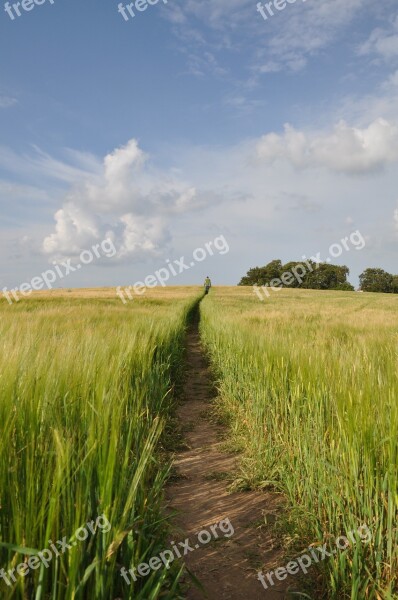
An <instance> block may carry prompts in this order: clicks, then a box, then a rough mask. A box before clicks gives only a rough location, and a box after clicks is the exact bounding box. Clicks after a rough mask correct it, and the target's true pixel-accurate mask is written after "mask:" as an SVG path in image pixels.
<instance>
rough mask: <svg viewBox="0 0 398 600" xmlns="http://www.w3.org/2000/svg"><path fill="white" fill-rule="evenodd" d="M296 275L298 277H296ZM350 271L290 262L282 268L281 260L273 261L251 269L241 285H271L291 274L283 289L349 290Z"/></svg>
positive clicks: (334, 266)
mask: <svg viewBox="0 0 398 600" xmlns="http://www.w3.org/2000/svg"><path fill="white" fill-rule="evenodd" d="M295 273H296V274H297V276H294V275H295ZM349 273H350V271H349V269H348V267H346V266H339V265H330V264H328V263H320V264H318V263H315V262H313V261H310V262H309V264H307V263H303V262H297V261H290V262H288V263H286V264H285V265H283V266H282V263H281V261H280V260H273V261H271V262H270V263H268V264H267V265H265V266H264V267H255V268H253V269H250V270H249V271H248V272H247V274H246V275H245V277H242V279H241V281H240V283H239V285H258V286H263V285H267V284H268V285H269V284H271V282H272V280H275V279H281V278H282V276H283V275H284V274H291V276H290V278H289V277H287V278H286V279H284V281H282V283H281V287H290V288H306V289H314V290H349V291H352V290H353V289H354V288H353V286H352V285H351V284H350V283H349V282H348V281H347V277H348V275H349Z"/></svg>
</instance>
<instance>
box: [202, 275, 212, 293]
mask: <svg viewBox="0 0 398 600" xmlns="http://www.w3.org/2000/svg"><path fill="white" fill-rule="evenodd" d="M204 288H205V293H206V294H208V293H209V290H210V288H211V281H210V277H209V276H207V277H206V279H205V282H204Z"/></svg>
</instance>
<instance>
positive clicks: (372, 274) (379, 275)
mask: <svg viewBox="0 0 398 600" xmlns="http://www.w3.org/2000/svg"><path fill="white" fill-rule="evenodd" d="M359 281H360V284H361V290H363V291H364V292H384V293H386V294H390V293H392V292H393V282H394V276H393V275H391V274H390V273H387V271H383V269H365V271H364V272H363V273H362V274H361V275H360V276H359Z"/></svg>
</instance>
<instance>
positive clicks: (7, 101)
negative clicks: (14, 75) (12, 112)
mask: <svg viewBox="0 0 398 600" xmlns="http://www.w3.org/2000/svg"><path fill="white" fill-rule="evenodd" d="M15 104H18V100H17V99H16V98H13V97H12V96H4V95H2V94H0V108H10V107H11V106H15Z"/></svg>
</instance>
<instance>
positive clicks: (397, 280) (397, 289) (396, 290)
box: [392, 275, 398, 294]
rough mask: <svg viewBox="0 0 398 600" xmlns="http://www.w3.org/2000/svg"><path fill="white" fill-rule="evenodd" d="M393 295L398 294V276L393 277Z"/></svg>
mask: <svg viewBox="0 0 398 600" xmlns="http://www.w3.org/2000/svg"><path fill="white" fill-rule="evenodd" d="M392 293H393V294H398V275H393V276H392Z"/></svg>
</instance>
